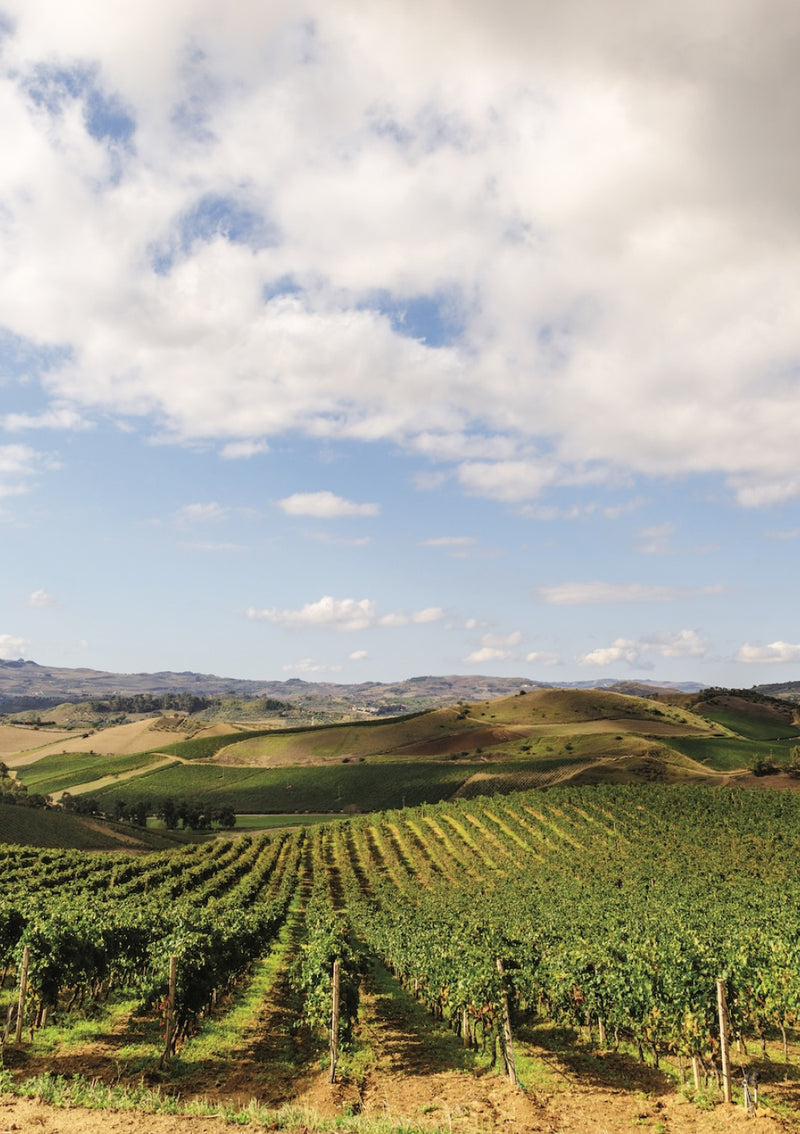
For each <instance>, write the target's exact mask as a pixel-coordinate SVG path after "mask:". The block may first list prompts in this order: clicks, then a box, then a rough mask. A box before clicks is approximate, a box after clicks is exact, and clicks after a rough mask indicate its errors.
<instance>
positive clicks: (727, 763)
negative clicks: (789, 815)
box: [664, 736, 796, 772]
mask: <svg viewBox="0 0 800 1134" xmlns="http://www.w3.org/2000/svg"><path fill="white" fill-rule="evenodd" d="M664 743H665V744H668V745H669V746H670V748H674V749H676V750H677V751H678V752H682V753H683V754H684V755H685V756H691V758H692V759H693V760H697V761H698V763H701V764H705V765H706V767H707V768H713V769H714V770H715V771H718V772H735V771H740V770H741V769H743V768H750V767H751V766H752V764H753V762H754V761H755V760H756V759H758V758H759V757H763V758H764V759H766V760H770V759H773V760H774V761H775V762H776V763H778V764H788V762H789V754H790V750H791V749H792V748H793V747H794V745H795V743H796V738H794V737H792V738H790V739H786V740H771V741H766V740H744V739H742V738H740V737H734V736H720V737H705V736H671V737H669V738H668V739H667V738H664Z"/></svg>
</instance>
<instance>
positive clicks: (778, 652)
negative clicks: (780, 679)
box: [734, 642, 800, 665]
mask: <svg viewBox="0 0 800 1134" xmlns="http://www.w3.org/2000/svg"><path fill="white" fill-rule="evenodd" d="M734 660H735V661H737V662H745V663H747V664H753V663H755V664H759V665H761V664H771V663H773V662H776V663H777V662H799V661H800V645H798V644H794V643H792V642H770V643H769V645H767V646H754V645H751V644H750V642H745V643H744V645H742V646H740V647H739V649H738V650H737V652H736V656H735V658H734Z"/></svg>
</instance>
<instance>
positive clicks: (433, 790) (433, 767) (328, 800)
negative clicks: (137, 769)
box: [96, 760, 562, 813]
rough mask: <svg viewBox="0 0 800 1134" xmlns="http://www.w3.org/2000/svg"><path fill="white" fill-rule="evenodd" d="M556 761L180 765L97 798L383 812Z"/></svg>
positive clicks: (516, 780) (513, 784) (513, 778)
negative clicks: (200, 800) (473, 782)
mask: <svg viewBox="0 0 800 1134" xmlns="http://www.w3.org/2000/svg"><path fill="white" fill-rule="evenodd" d="M561 763H562V761H560V760H559V761H544V762H542V761H519V760H515V761H513V762H512V761H509V762H498V763H493V764H485V763H482V762H481V763H478V762H475V763H473V762H469V763H466V762H461V761H459V762H457V763H456V762H450V761H437V762H432V761H420V760H415V761H404V760H393V761H386V762H383V761H376V762H374V763H369V764H366V763H365V764H336V765H334V766H332V767H331V766H305V765H304V766H293V767H284V768H242V767H234V766H230V765H216V764H200V765H185V764H181V765H175V766H173V767H170V768H161V769H158V770H156V771H154V772H149V773H145V774H144V775H142V776H137V777H136V778H135V779H133V780H127V781H125V782H124V783H120V784H117V785H114V786H112V787H107V788H104V789H102V790H101V791H99V792H97V793H96V797H97V799H98V800H99V801H100V803H101V805H102V806H103V807H105V808H106V809H108V810H112V809H113V806H114V803H115V802H116V801H117V800H121V801H122V802H124V803H128V804H130V803H134V802H135V801H136V800H138V799H142V798H148V799H151V800H153V801H155V800H157V799H162V798H164V797H166V796H173V797H187V796H191V797H193V798H203V799H207V798H209V797H211V798H212V799H213V801H214V802H215V803H218V804H221V803H229V804H231V806H233V808H234V810H235V811H236V812H237V813H239V812H291V811H294V812H303V811H309V812H323V811H330V812H342V811H348V810H351V811H382V810H385V809H387V808H393V807H405V806H408V807H411V806H416V805H417V804H420V803H436V802H438V801H439V800H442V799H449V798H450V797H451V796H453V795H455V794H456V793H457V792H458V791H459V789H460V788H462V787H463V786H464V785H465V784H466V783H467V781H468V780H470V779H471V777H473V776H475V775H480V776H481V777H482V778H483V777H486V776H491V778H493V779H495V780H496V781H497V782H498V783H500V782H503V780H504V779H505V780H506V781H507V783H508V786H507V787H506V788H505V790H506V791H511V790H516V789H517V788H519V787H522V786H524V785H525V777H526V776H527V777H528V778H535V777H536V776H538V774H539V773H540V771H541V770H542V767H543V765H544V766H545V767H547V768H554V767H556V766H557V765H559V764H561ZM483 782H484V784H486V783H487V781H486V780H485V779H484V781H483ZM484 790H486V787H484Z"/></svg>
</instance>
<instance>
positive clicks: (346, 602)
mask: <svg viewBox="0 0 800 1134" xmlns="http://www.w3.org/2000/svg"><path fill="white" fill-rule="evenodd" d="M246 613H247V617H248V618H249V619H251V620H253V621H264V622H272V623H274V624H275V625H276V626H283V627H286V628H288V629H293V628H298V627H320V628H323V629H328V630H337V631H342V632H345V633H350V632H352V631H355V630H369V629H373V628H374V627H387V628H392V627H398V626H408V625H412V624H416V625H424V624H425V623H429V622H436V621H438V620H439V619H441V618H442V617H443V613H444V612H443V611H442V610H441V608H440V607H427V608H425V609H424V610H418V611H415V612H414V613H412V614H406V613H404V612H403V611H394V612H391V613H389V614H379V613H378V609H377V604H376V603H375V602H374V601H373V600H372V599H359V600H357V599H335V598H333V597H332V596H330V595H324V596H323V597H322V598H321V599H319V600H318V601H317V602H308V603H306V604H305V605H304V606H303V607H301V608H300V609H299V610H278V609H276V608H274V607H273V608H271V609H263V610H260V609H258V608H256V607H249V608H248V610H247V612H246Z"/></svg>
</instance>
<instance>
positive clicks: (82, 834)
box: [0, 803, 183, 854]
mask: <svg viewBox="0 0 800 1134" xmlns="http://www.w3.org/2000/svg"><path fill="white" fill-rule="evenodd" d="M182 841H183V839H182V838H181V836H180V835H175V836H170V835H168V834H167V833H166V832H158V831H146V830H140V829H137V828H133V827H130V826H128V825H127V824H124V823H113V824H112V823H107V822H100V821H99V820H97V819H93V818H88V817H85V816H82V815H71V814H69V813H68V812H64V811H60V810H46V811H45V810H39V809H38V808H33V807H15V806H11V805H8V804H2V803H0V843H11V844H19V845H21V846H29V847H52V848H60V849H73V850H92V851H124V852H126V853H128V854H130V853H131V852H136V851H153V850H165V849H169V848H171V847H175V846H176V845H179V843H180V842H182Z"/></svg>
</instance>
